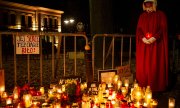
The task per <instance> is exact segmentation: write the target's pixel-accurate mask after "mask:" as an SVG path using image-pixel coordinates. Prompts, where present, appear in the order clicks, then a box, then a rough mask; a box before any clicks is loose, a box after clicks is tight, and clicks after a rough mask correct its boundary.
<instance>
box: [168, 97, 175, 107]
mask: <svg viewBox="0 0 180 108" xmlns="http://www.w3.org/2000/svg"><path fill="white" fill-rule="evenodd" d="M168 106H169V107H168V108H175V99H174V98H173V97H170V98H169V104H168Z"/></svg>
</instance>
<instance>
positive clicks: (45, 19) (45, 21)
mask: <svg viewBox="0 0 180 108" xmlns="http://www.w3.org/2000/svg"><path fill="white" fill-rule="evenodd" d="M44 28H47V18H44Z"/></svg>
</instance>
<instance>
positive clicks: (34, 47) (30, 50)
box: [16, 35, 39, 54]
mask: <svg viewBox="0 0 180 108" xmlns="http://www.w3.org/2000/svg"><path fill="white" fill-rule="evenodd" d="M16 54H39V36H38V35H24V36H16Z"/></svg>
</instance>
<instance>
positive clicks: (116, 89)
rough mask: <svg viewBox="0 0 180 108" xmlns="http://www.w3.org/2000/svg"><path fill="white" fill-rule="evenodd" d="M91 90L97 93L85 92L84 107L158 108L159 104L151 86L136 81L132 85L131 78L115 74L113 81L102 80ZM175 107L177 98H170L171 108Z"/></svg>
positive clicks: (92, 86)
mask: <svg viewBox="0 0 180 108" xmlns="http://www.w3.org/2000/svg"><path fill="white" fill-rule="evenodd" d="M130 86H131V87H130ZM91 90H97V93H96V94H84V95H83V96H82V108H116V107H117V108H156V107H157V106H158V101H157V100H155V99H153V98H152V91H151V88H150V86H147V87H146V88H142V87H140V86H139V85H138V83H137V82H136V81H135V82H134V83H133V85H130V83H129V79H124V80H120V78H119V76H118V75H115V76H114V78H113V79H112V83H108V84H106V83H105V82H102V83H101V84H99V86H98V87H96V86H95V85H94V84H93V85H91ZM91 90H89V91H91ZM174 107H175V99H174V98H173V99H172V98H169V108H174Z"/></svg>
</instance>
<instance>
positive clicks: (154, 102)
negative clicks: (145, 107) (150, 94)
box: [151, 99, 158, 108]
mask: <svg viewBox="0 0 180 108" xmlns="http://www.w3.org/2000/svg"><path fill="white" fill-rule="evenodd" d="M157 105H158V102H157V101H156V100H154V99H152V101H151V108H156V107H157Z"/></svg>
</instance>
